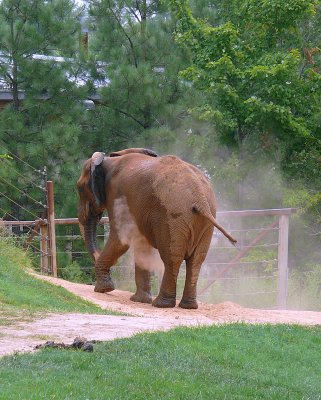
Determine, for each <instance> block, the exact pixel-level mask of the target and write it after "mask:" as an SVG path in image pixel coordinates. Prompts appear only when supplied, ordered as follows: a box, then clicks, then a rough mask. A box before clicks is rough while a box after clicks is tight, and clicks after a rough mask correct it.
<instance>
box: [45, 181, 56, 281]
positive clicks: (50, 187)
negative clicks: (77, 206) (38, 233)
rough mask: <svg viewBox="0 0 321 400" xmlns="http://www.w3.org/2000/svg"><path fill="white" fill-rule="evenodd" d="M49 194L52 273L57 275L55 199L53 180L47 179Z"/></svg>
mask: <svg viewBox="0 0 321 400" xmlns="http://www.w3.org/2000/svg"><path fill="white" fill-rule="evenodd" d="M47 195H48V225H49V231H48V233H49V247H50V256H51V273H52V275H53V276H54V277H57V251H56V230H55V201H54V190H53V182H52V181H47Z"/></svg>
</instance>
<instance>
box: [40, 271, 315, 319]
mask: <svg viewBox="0 0 321 400" xmlns="http://www.w3.org/2000/svg"><path fill="white" fill-rule="evenodd" d="M36 276H37V277H39V278H40V279H44V280H46V281H48V282H51V283H53V284H55V285H58V286H62V287H64V288H65V289H67V290H69V291H70V292H72V293H74V294H76V295H77V296H79V297H82V298H84V299H86V300H89V301H92V302H93V303H95V304H97V305H99V306H101V307H102V308H104V309H109V310H114V311H121V312H125V313H128V314H131V315H136V316H142V317H154V318H159V317H167V318H175V319H182V320H186V321H193V322H194V323H199V324H201V323H227V322H246V323H271V324H279V323H281V324H282V323H287V324H301V325H321V312H315V311H289V310H257V309H252V308H245V307H242V306H240V305H239V304H235V303H232V302H229V301H228V302H224V303H220V304H207V303H202V302H199V308H198V309H197V310H184V309H182V308H179V307H175V308H169V309H160V308H155V307H152V306H151V305H150V304H141V303H134V302H132V301H130V299H129V298H130V296H131V295H132V293H130V292H126V291H122V290H114V291H113V292H110V293H96V292H94V287H93V286H91V285H83V284H78V283H73V282H68V281H65V280H63V279H59V278H53V277H49V276H39V275H36Z"/></svg>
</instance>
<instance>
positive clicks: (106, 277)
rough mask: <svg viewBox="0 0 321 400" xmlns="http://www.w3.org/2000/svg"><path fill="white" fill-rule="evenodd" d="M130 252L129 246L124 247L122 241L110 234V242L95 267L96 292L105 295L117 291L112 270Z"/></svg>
mask: <svg viewBox="0 0 321 400" xmlns="http://www.w3.org/2000/svg"><path fill="white" fill-rule="evenodd" d="M127 250H128V246H127V245H123V244H122V243H121V242H120V240H119V239H118V238H117V237H115V236H114V235H112V234H110V236H109V238H108V241H107V243H106V245H105V247H104V249H103V251H102V252H101V253H100V256H99V257H98V259H97V261H96V265H95V271H96V286H95V292H100V293H105V292H111V291H112V290H114V289H115V286H114V282H113V281H112V279H111V276H110V268H111V267H112V266H113V265H115V263H116V261H117V260H118V258H119V257H120V256H122V255H123V254H124V253H126V251H127Z"/></svg>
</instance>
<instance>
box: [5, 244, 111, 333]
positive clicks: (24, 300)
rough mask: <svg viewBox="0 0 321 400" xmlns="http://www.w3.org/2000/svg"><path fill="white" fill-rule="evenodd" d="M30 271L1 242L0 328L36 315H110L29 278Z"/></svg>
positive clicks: (17, 252) (22, 257) (23, 258)
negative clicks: (72, 313) (53, 313)
mask: <svg viewBox="0 0 321 400" xmlns="http://www.w3.org/2000/svg"><path fill="white" fill-rule="evenodd" d="M30 267H31V261H30V258H29V257H28V255H27V254H26V253H25V252H24V251H23V250H22V249H20V248H18V247H16V246H14V245H13V244H12V243H11V242H8V241H7V240H3V238H0V325H1V324H4V323H8V322H10V321H14V320H15V319H17V318H18V319H19V318H24V316H26V315H32V314H34V313H39V312H41V313H44V312H81V313H97V314H106V313H112V312H107V311H106V310H102V309H101V308H100V307H98V306H96V305H94V304H92V303H90V302H87V301H85V300H82V299H80V298H79V297H77V296H75V295H73V294H71V293H69V292H68V291H67V290H65V289H64V288H62V287H58V286H54V285H51V284H50V283H48V282H44V281H41V280H39V279H36V278H34V277H32V276H31V275H29V274H28V273H27V272H26V268H30ZM113 314H115V313H113Z"/></svg>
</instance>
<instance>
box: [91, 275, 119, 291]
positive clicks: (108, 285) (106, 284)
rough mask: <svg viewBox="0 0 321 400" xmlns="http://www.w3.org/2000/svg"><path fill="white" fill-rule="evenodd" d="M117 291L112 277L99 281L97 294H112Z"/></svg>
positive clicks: (96, 287)
mask: <svg viewBox="0 0 321 400" xmlns="http://www.w3.org/2000/svg"><path fill="white" fill-rule="evenodd" d="M114 289H115V285H114V282H113V281H112V279H111V277H108V278H105V279H99V280H97V282H96V286H95V289H94V290H95V292H99V293H106V292H112V291H113V290H114Z"/></svg>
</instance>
